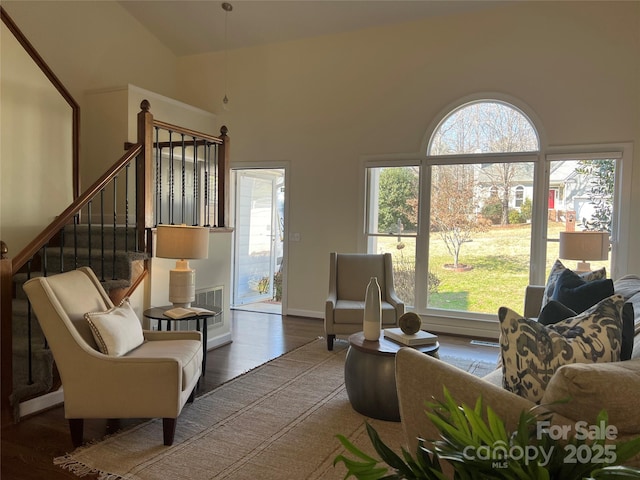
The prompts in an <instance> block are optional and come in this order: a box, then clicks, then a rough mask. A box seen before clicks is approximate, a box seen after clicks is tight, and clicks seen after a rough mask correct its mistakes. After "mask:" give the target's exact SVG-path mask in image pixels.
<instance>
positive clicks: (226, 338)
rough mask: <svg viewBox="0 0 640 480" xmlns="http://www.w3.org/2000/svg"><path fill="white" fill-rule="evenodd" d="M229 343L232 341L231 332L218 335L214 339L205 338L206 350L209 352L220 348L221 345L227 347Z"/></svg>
mask: <svg viewBox="0 0 640 480" xmlns="http://www.w3.org/2000/svg"><path fill="white" fill-rule="evenodd" d="M231 341H232V337H231V332H229V333H225V334H222V335H218V336H217V337H214V338H207V350H211V349H214V348H217V347H221V346H223V345H227V344H229V343H231Z"/></svg>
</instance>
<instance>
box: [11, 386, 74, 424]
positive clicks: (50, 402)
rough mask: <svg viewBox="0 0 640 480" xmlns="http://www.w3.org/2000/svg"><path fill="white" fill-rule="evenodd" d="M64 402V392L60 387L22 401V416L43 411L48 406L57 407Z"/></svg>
mask: <svg viewBox="0 0 640 480" xmlns="http://www.w3.org/2000/svg"><path fill="white" fill-rule="evenodd" d="M62 403H64V392H63V390H62V387H60V388H59V389H58V390H56V391H55V392H51V393H47V394H45V395H41V396H39V397H36V398H32V399H31V400H26V401H24V402H21V403H20V412H19V414H20V418H22V417H26V416H27V415H32V414H34V413H38V412H41V411H43V410H46V409H47V408H51V407H55V406H58V405H61V404H62Z"/></svg>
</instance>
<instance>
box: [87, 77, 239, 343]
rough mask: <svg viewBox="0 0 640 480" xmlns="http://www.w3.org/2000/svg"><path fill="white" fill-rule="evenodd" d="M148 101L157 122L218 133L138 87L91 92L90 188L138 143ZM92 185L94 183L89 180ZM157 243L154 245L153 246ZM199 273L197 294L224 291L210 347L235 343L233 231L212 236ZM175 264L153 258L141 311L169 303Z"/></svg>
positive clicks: (189, 109)
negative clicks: (140, 115) (144, 104)
mask: <svg viewBox="0 0 640 480" xmlns="http://www.w3.org/2000/svg"><path fill="white" fill-rule="evenodd" d="M143 100H148V101H149V103H150V104H151V113H153V115H154V118H156V119H158V120H162V121H164V122H167V123H171V124H173V125H178V126H181V127H184V128H188V129H191V130H194V131H198V132H203V133H209V134H215V133H216V131H215V128H216V122H217V120H216V116H215V115H214V114H212V113H210V112H207V111H205V110H202V109H199V108H196V107H194V106H192V105H188V104H185V103H182V102H179V101H177V100H174V99H172V98H168V97H165V96H163V95H160V94H157V93H155V92H151V91H149V90H146V89H143V88H140V87H137V86H135V85H125V86H122V87H114V88H106V89H98V90H91V91H88V92H86V94H85V95H84V104H85V105H86V107H87V110H88V112H89V114H88V115H85V119H84V121H83V126H84V128H83V130H84V136H85V137H84V138H86V139H88V142H87V145H86V146H85V149H84V152H85V157H84V158H85V161H87V163H85V164H83V168H82V171H83V172H84V176H83V178H84V179H85V180H87V185H88V184H89V183H90V182H92V181H94V180H95V179H96V178H98V177H99V176H100V175H101V174H102V173H104V171H105V170H106V169H107V168H108V167H109V166H111V165H112V164H113V163H114V162H115V161H116V160H117V159H118V158H119V156H121V155H122V154H123V153H124V150H123V146H124V142H125V141H130V142H136V140H137V118H136V117H137V114H138V112H139V111H140V103H141V102H142V101H143ZM89 180H90V181H89ZM153 243H154V244H155V241H154V242H153ZM191 264H192V267H193V268H195V269H196V272H197V273H196V289H201V288H205V287H218V286H222V287H223V289H224V313H223V319H224V323H223V325H221V326H216V327H215V328H210V331H209V336H208V340H209V345H210V346H211V347H213V346H217V345H220V344H223V343H226V342H229V341H230V340H231V317H230V310H229V305H230V301H229V295H230V289H231V284H230V282H231V232H229V231H222V232H221V231H216V232H215V233H212V234H211V235H210V245H209V258H208V259H205V260H192V261H191ZM174 266H175V260H166V259H162V258H155V257H154V258H152V259H151V268H150V277H149V278H148V279H147V281H146V282H145V283H144V290H145V292H144V295H143V296H139V297H136V299H137V301H138V302H140V301H142V304H140V303H138V304H135V305H134V306H135V308H137V310H140V311H141V310H142V309H144V308H148V307H149V306H152V305H153V306H159V305H166V304H168V303H169V301H168V298H169V270H171V269H172V268H174Z"/></svg>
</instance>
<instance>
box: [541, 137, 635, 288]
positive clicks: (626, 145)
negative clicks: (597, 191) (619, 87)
mask: <svg viewBox="0 0 640 480" xmlns="http://www.w3.org/2000/svg"><path fill="white" fill-rule="evenodd" d="M605 158H611V159H615V160H618V162H616V172H615V182H616V190H615V192H614V199H613V204H614V212H615V215H614V217H613V219H612V222H611V242H612V243H613V244H615V248H614V249H613V254H612V256H611V272H610V276H611V278H613V279H617V278H620V277H623V276H624V275H627V274H628V273H629V271H628V266H627V265H628V259H629V248H630V238H629V220H630V218H631V187H632V185H631V181H632V175H631V172H632V169H633V143H631V142H621V143H599V144H588V145H562V146H552V147H549V148H548V152H547V154H546V155H545V159H546V161H545V165H546V168H547V169H548V168H549V164H550V163H551V162H552V161H562V160H581V159H586V160H598V159H605ZM547 189H548V187H547ZM545 231H546V229H545ZM540 281H541V280H538V284H540ZM542 282H543V283H544V279H542Z"/></svg>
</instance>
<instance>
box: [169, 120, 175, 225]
mask: <svg viewBox="0 0 640 480" xmlns="http://www.w3.org/2000/svg"><path fill="white" fill-rule="evenodd" d="M173 153H174V152H173V132H172V131H171V130H169V224H170V225H173V224H174V218H173V215H174V208H175V206H174V204H173V199H174V190H173V183H174V181H175V175H174V171H173Z"/></svg>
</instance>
